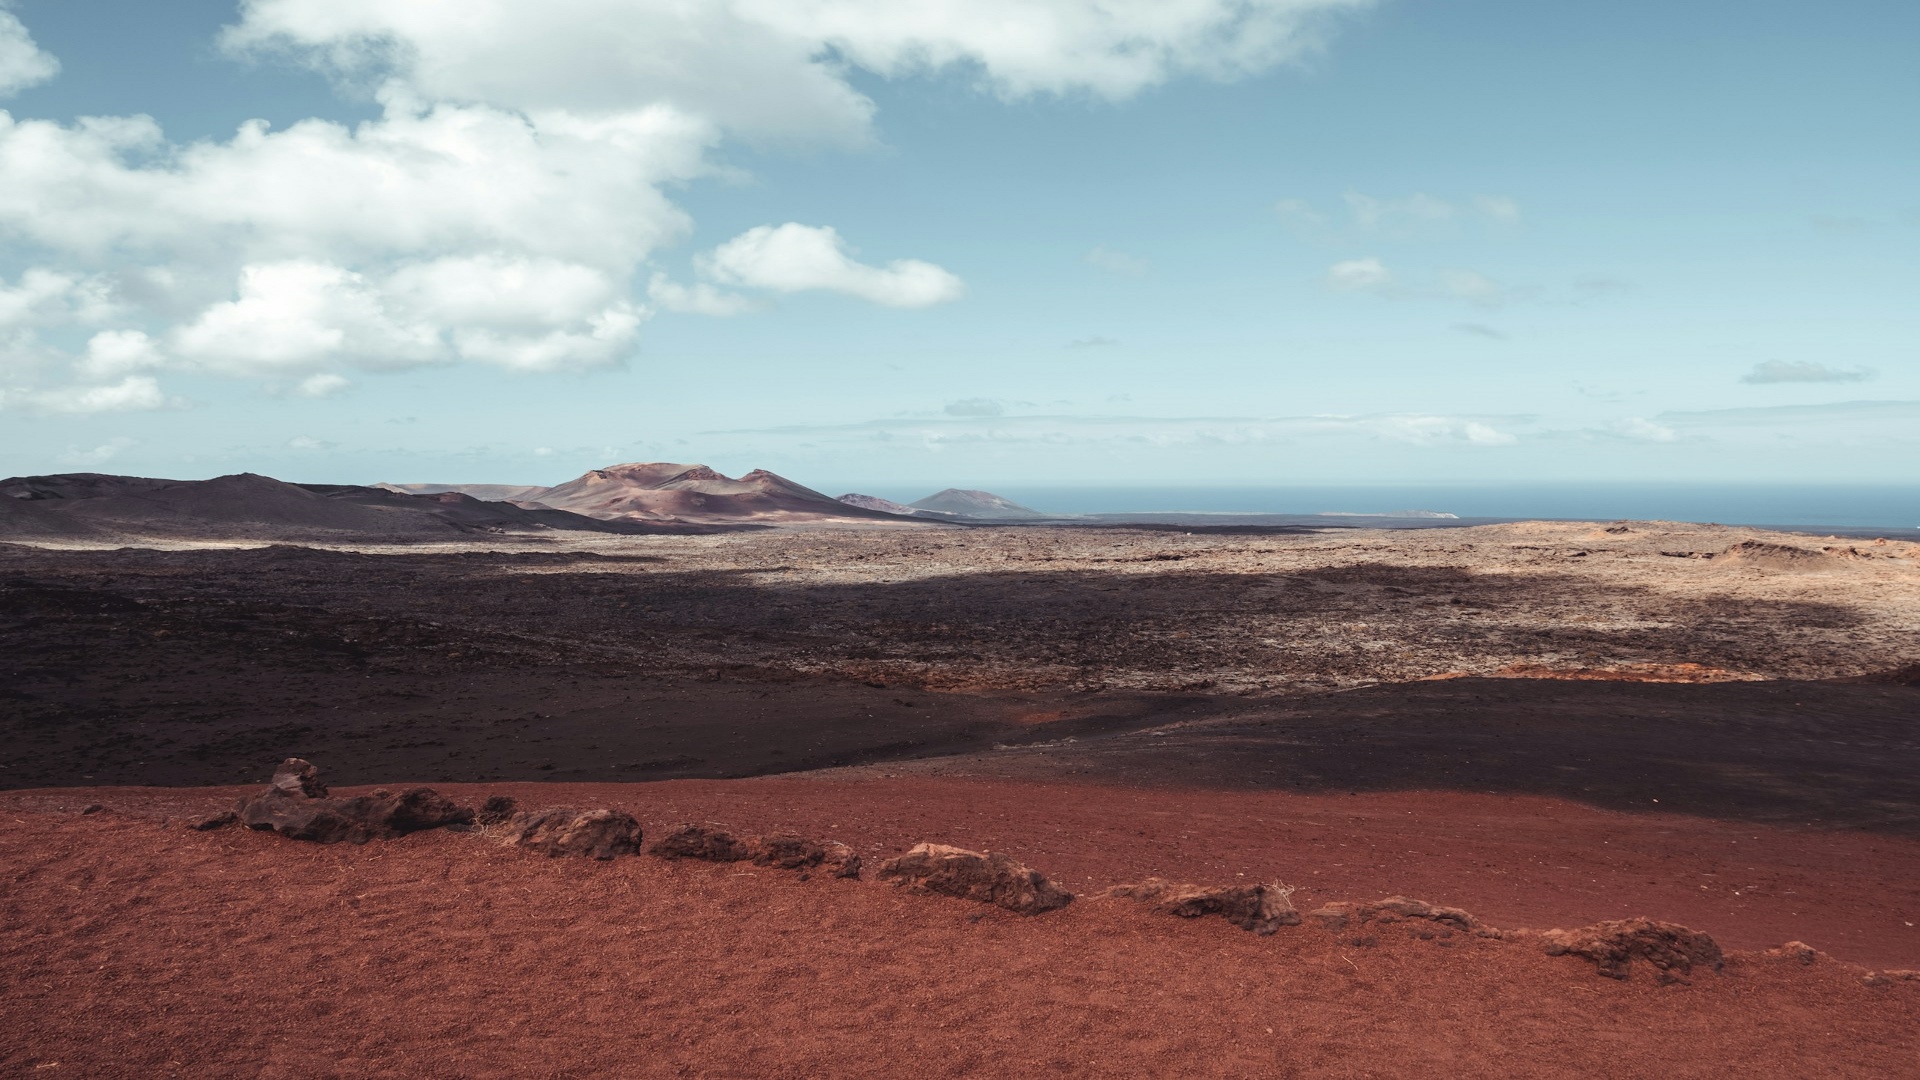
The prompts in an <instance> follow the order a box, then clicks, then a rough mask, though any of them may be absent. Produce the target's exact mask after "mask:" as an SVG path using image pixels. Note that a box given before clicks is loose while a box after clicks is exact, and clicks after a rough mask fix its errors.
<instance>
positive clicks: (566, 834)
mask: <svg viewBox="0 0 1920 1080" xmlns="http://www.w3.org/2000/svg"><path fill="white" fill-rule="evenodd" d="M640 839H641V837H640V823H639V822H638V821H635V820H634V818H633V815H632V814H628V813H623V812H621V811H619V810H574V809H571V808H557V809H553V810H538V811H526V812H522V813H517V814H515V815H513V817H512V818H511V819H509V820H508V822H507V830H506V832H505V833H504V834H503V835H502V836H501V838H500V842H501V843H503V844H513V845H516V846H518V847H523V848H527V849H529V850H532V851H542V852H545V853H546V854H547V855H549V856H552V857H559V856H562V855H583V856H586V857H588V858H593V859H611V858H613V857H614V856H616V855H637V854H639V853H640Z"/></svg>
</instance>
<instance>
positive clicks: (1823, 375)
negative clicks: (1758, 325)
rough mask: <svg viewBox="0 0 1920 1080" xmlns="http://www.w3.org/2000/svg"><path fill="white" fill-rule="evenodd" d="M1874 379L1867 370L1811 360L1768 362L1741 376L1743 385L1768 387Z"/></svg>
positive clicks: (1754, 366)
mask: <svg viewBox="0 0 1920 1080" xmlns="http://www.w3.org/2000/svg"><path fill="white" fill-rule="evenodd" d="M1871 378H1873V372H1872V371H1871V370H1869V369H1867V368H1857V367H1856V368H1837V367H1829V366H1827V365H1826V364H1820V363H1815V362H1813V361H1811V360H1800V361H1792V362H1789V361H1786V360H1766V361H1762V362H1761V363H1758V364H1755V365H1753V370H1752V371H1749V372H1747V373H1746V374H1745V375H1742V376H1740V381H1741V382H1743V383H1755V384H1758V385H1766V384H1769V383H1850V382H1865V381H1866V380H1868V379H1871Z"/></svg>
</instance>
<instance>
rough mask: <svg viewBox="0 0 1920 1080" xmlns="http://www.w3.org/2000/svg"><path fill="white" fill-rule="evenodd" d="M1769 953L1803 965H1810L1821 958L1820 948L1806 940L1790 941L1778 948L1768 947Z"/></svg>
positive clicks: (1777, 957)
mask: <svg viewBox="0 0 1920 1080" xmlns="http://www.w3.org/2000/svg"><path fill="white" fill-rule="evenodd" d="M1767 955H1768V956H1771V957H1774V958H1776V959H1779V960H1791V961H1793V962H1794V963H1796V964H1800V965H1802V966H1810V965H1812V963H1813V962H1814V961H1815V960H1818V959H1819V958H1820V952H1819V950H1817V949H1815V948H1814V947H1813V946H1811V945H1809V944H1807V943H1806V942H1804V941H1789V942H1787V943H1786V944H1785V945H1782V946H1780V947H1779V948H1777V949H1768V950H1767Z"/></svg>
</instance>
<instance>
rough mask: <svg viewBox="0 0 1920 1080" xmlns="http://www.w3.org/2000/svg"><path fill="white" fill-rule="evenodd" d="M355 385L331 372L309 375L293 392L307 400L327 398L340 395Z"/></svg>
mask: <svg viewBox="0 0 1920 1080" xmlns="http://www.w3.org/2000/svg"><path fill="white" fill-rule="evenodd" d="M352 385H353V383H352V382H350V381H348V379H347V377H346V376H344V375H335V374H334V373H333V372H331V371H325V372H321V373H320V374H318V375H309V376H307V377H306V378H304V379H301V380H300V381H299V382H297V383H295V384H294V387H293V392H294V393H295V394H298V395H299V396H301V397H306V398H325V397H332V396H333V395H335V394H338V393H339V392H341V391H342V390H345V389H346V388H347V387H349V386H352Z"/></svg>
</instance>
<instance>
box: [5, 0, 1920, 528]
mask: <svg viewBox="0 0 1920 1080" xmlns="http://www.w3.org/2000/svg"><path fill="white" fill-rule="evenodd" d="M1917 49H1920V5H1915V4H1913V3H1911V2H1910V0H1856V2H1849V3H1846V4H1841V5H1809V4H1805V3H1803V2H1799V3H1786V2H1777V0H1740V2H1733V0H1691V2H1688V3H1682V4H1674V3H1671V2H1670V0H1667V2H1651V0H1619V2H1614V3H1607V4H1598V3H1558V4H1541V3H1538V2H1537V0H1377V2H1376V0H964V2H962V0H922V2H917V3H902V2H900V0H706V2H703V3H699V4H686V3H683V2H679V0H541V2H539V3H533V2H530V0H462V2H460V3H453V2H448V0H244V2H240V3H237V4H236V3H235V2H234V0H171V2H169V3H167V4H153V3H150V2H134V0H11V2H8V0H0V109H4V110H5V113H4V119H0V474H22V475H23V474H34V473H46V472H72V471H105V472H118V473H130V474H138V475H150V476H171V477H182V478H196V477H204V476H212V475H218V474H222V473H230V472H239V471H252V472H261V473H267V474H270V475H274V476H279V477H282V478H284V479H289V480H296V481H305V482H372V481H378V480H386V481H433V482H498V483H554V482H558V481H561V480H564V479H566V478H569V477H572V476H574V475H577V474H579V473H580V472H582V471H584V470H586V469H589V468H594V467H597V466H602V465H607V464H612V463H615V462H621V461H643V460H671V461H684V462H703V463H707V464H710V465H713V466H715V467H716V468H719V469H721V470H722V471H725V472H729V473H732V474H738V473H740V472H743V471H745V470H748V469H752V468H768V469H772V470H774V471H776V472H779V473H781V474H783V475H787V476H790V477H792V478H794V479H796V480H799V481H801V482H803V483H807V484H810V485H812V486H815V487H819V488H822V489H830V493H833V494H837V493H839V492H840V491H845V490H868V491H874V492H877V493H882V494H904V495H911V494H913V493H915V492H916V491H919V490H920V489H925V490H933V489H937V488H941V487H947V486H959V487H994V486H1002V487H1006V486H1019V487H1027V488H1032V487H1045V486H1054V487H1063V486H1153V487H1158V488H1168V487H1174V488H1177V487H1180V486H1183V485H1185V486H1195V487H1201V486H1266V485H1273V486H1299V485H1315V484H1329V485H1355V484H1399V485H1421V484H1460V483H1476V484H1502V483H1509V484H1541V483H1547V484H1554V483H1595V482H1608V483H1682V482H1685V483H1739V484H1763V483H1797V484H1815V485H1821V484H1855V483H1859V484H1870V483H1880V484H1911V483H1914V482H1915V481H1914V476H1915V468H1914V465H1913V462H1914V461H1915V460H1920V259H1916V257H1915V254H1914V253H1915V251H1916V250H1917V249H1920V130H1917V128H1920V121H1916V113H1915V111H1914V108H1913V106H1914V103H1915V102H1916V101H1920V64H1915V63H1913V62H1912V58H1913V56H1914V55H1915V53H1916V50H1917Z"/></svg>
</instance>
